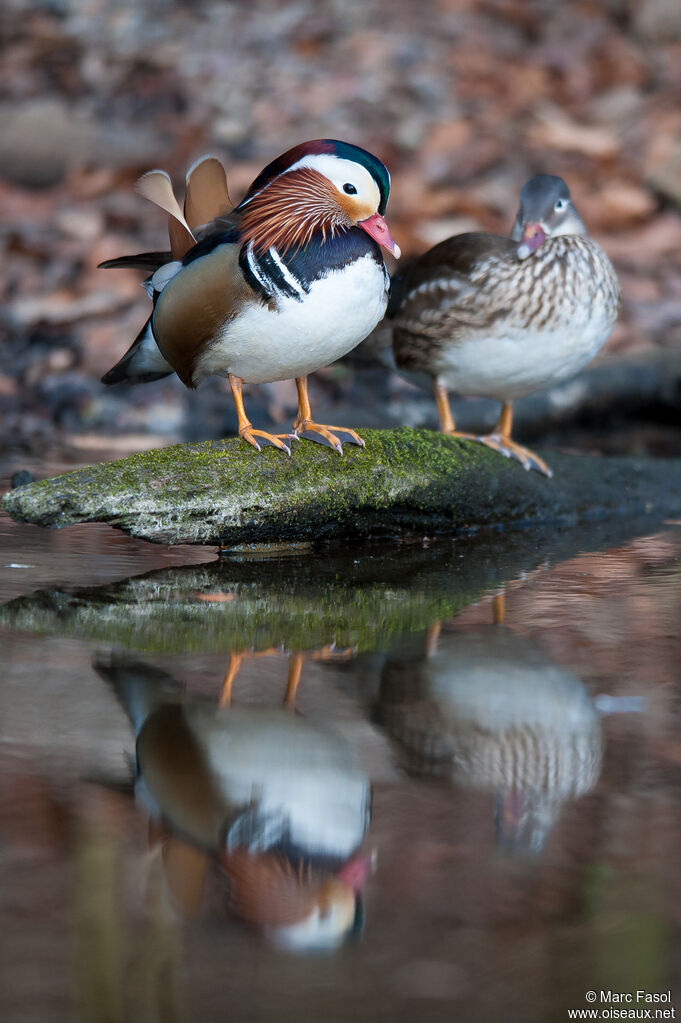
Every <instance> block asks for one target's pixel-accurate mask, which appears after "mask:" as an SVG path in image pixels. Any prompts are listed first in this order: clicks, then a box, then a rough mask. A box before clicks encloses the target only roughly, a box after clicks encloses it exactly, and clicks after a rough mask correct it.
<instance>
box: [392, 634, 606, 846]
mask: <svg viewBox="0 0 681 1023" xmlns="http://www.w3.org/2000/svg"><path fill="white" fill-rule="evenodd" d="M428 646H429V648H430V652H426V653H425V654H423V653H421V655H420V656H419V657H418V659H406V658H405V659H400V660H397V659H394V660H393V659H390V660H388V661H387V663H386V665H385V666H384V669H383V674H382V679H381V694H380V713H381V717H382V719H383V721H384V722H385V724H386V726H387V728H388V729H389V731H390V733H391V734H392V735H393V736H394V737H395V738H396V739H398V740H399V742H400V743H401V744H402V745H403V746H404V747H405V749H406V750H407V751H408V753H409V755H410V764H411V769H412V770H414V771H415V772H417V773H425V774H436V775H439V776H445V777H449V778H451V779H452V780H453V781H454V782H456V783H457V784H460V785H466V786H472V787H475V788H482V789H488V790H491V791H493V792H495V793H496V798H497V803H496V827H497V835H498V840H499V844H500V845H501V846H503V847H505V848H507V849H509V850H513V851H520V852H538V851H539V850H540V849H541V848H542V846H543V845H544V842H545V840H546V837H547V835H548V833H549V831H550V830H551V828H552V827H553V825H554V824H555V822H556V820H557V818H558V815H559V813H560V808H561V805H562V803H563V802H564V801H565V800H567V799H574V798H576V797H577V796H579V795H583V794H584V793H586V792H588V791H589V789H591V788H592V787H593V786H594V785H595V783H596V781H597V780H598V776H599V774H600V767H601V756H602V732H601V723H600V716H599V714H598V712H597V710H596V708H595V707H594V704H593V703H592V701H591V700H590V699H589V695H588V693H587V691H586V689H585V688H584V686H583V685H582V683H581V682H580V680H579V679H578V678H577V676H576V675H573V674H572V672H570V671H567V670H566V669H565V668H561V667H559V666H558V665H556V664H554V663H552V662H551V661H549V660H548V659H547V658H546V657H545V656H544V654H542V653H541V652H540V651H539V650H538V649H537V648H536V647H534V646H532V644H531V643H529V642H528V641H527V640H526V639H523V638H522V637H521V636H517V635H515V634H514V633H513V632H511V630H510V629H507V628H506V627H504V626H501V625H494V626H488V627H482V628H479V629H474V630H470V631H466V632H458V631H457V632H445V633H441V634H440V635H439V638H438V639H437V643H434V642H432V639H431V642H430V643H429V644H428Z"/></svg>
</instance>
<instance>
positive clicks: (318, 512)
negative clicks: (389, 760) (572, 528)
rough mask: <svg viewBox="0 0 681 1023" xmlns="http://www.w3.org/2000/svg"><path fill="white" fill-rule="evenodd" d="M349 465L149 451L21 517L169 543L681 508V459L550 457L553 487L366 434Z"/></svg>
mask: <svg viewBox="0 0 681 1023" xmlns="http://www.w3.org/2000/svg"><path fill="white" fill-rule="evenodd" d="M363 436H364V439H365V441H366V447H365V448H357V447H353V446H352V445H346V447H345V449H344V453H343V456H342V457H340V456H339V455H338V454H337V453H336V452H335V451H333V450H331V449H329V448H325V447H322V446H321V445H318V444H312V443H309V442H306V441H302V442H300V443H297V444H295V445H294V449H293V454H292V456H291V458H288V457H287V456H286V455H284V454H282V453H281V452H280V451H277V450H275V449H274V448H266V449H264V450H263V451H262V452H260V453H258V452H257V451H255V450H254V449H253V448H250V447H249V446H247V445H246V444H244V443H243V442H242V441H240V440H238V439H236V438H232V439H230V440H226V441H208V442H205V443H202V444H183V445H177V446H174V447H170V448H163V449H158V450H153V451H144V452H141V453H140V454H137V455H131V456H130V457H128V458H123V459H120V460H118V461H115V462H108V463H100V464H99V465H93V466H88V467H87V468H84V469H78V470H76V471H75V472H71V473H67V474H65V475H63V476H58V477H56V478H54V479H48V480H42V481H39V482H36V483H31V484H29V485H28V486H25V487H21V488H19V489H17V490H15V491H12V492H11V493H9V494H7V495H5V497H4V498H3V504H4V507H5V508H6V509H7V511H8V512H9V513H10V515H12V516H13V517H15V518H17V519H20V520H22V521H25V522H31V523H35V524H38V525H43V526H51V527H61V526H67V525H73V524H75V523H79V522H95V521H97V522H108V523H110V524H111V525H113V526H117V527H119V528H121V529H123V530H125V531H126V532H128V533H131V534H132V535H134V536H138V537H141V538H143V539H147V540H152V541H156V542H159V543H198V544H221V545H235V544H243V543H261V542H277V541H300V540H309V539H319V538H330V537H334V536H343V535H355V536H368V535H372V534H380V533H392V534H396V533H406V532H424V531H434V530H438V531H448V532H453V531H458V530H461V529H465V528H467V527H470V526H481V525H490V524H497V523H508V522H518V521H521V522H530V521H533V522H538V521H548V520H554V519H562V520H571V521H577V520H579V519H583V518H588V517H594V516H603V515H611V514H617V513H621V512H627V513H635V512H637V511H640V510H643V509H645V508H646V507H649V508H651V509H655V510H659V509H663V510H665V511H667V512H671V511H677V510H679V509H681V486H680V485H679V484H681V462H678V461H672V460H665V461H662V460H660V461H659V462H656V461H650V460H643V459H624V458H612V459H602V458H586V457H574V456H567V455H555V454H554V455H553V456H551V459H550V461H551V464H552V466H553V469H554V472H555V475H554V478H553V479H551V480H549V479H546V478H544V477H542V476H539V475H538V474H537V473H534V472H532V473H528V472H525V470H524V469H523V468H522V467H521V466H520V465H519V464H518V463H516V462H511V461H509V460H507V459H504V458H502V457H500V456H499V455H498V454H496V453H495V452H493V451H491V450H489V449H487V448H485V447H483V446H482V445H479V444H475V443H472V442H469V441H461V440H458V439H455V438H452V437H445V436H443V435H441V434H436V433H432V432H430V431H427V430H410V429H407V428H402V429H399V430H366V431H363Z"/></svg>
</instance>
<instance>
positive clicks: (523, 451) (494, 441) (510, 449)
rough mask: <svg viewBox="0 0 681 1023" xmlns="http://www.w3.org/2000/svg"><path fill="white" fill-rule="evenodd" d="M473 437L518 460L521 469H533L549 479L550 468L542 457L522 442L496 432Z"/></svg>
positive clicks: (551, 474) (550, 475)
mask: <svg viewBox="0 0 681 1023" xmlns="http://www.w3.org/2000/svg"><path fill="white" fill-rule="evenodd" d="M474 439H475V440H477V441H479V443H480V444H484V445H485V446H486V447H488V448H492V450H493V451H498V452H499V454H500V455H503V456H504V457H505V458H513V459H515V461H516V462H520V464H521V465H522V467H523V469H526V470H527V471H528V472H529V470H530V469H534V470H535V472H539V473H541V474H542V475H543V476H548V477H549V479H550V478H551V477H552V476H553V472H552V470H551V469H550V468H549V466H548V465H547V464H546V462H545V461H544V459H543V458H540V457H539V455H537V454H535V452H534V451H531V450H530V449H529V448H524V447H523V446H522V444H516V442H515V441H514V440H511V438H510V437H503V436H502V435H501V434H498V433H489V434H484V435H483V436H480V437H475V438H474Z"/></svg>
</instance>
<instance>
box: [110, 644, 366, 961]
mask: <svg viewBox="0 0 681 1023" xmlns="http://www.w3.org/2000/svg"><path fill="white" fill-rule="evenodd" d="M96 668H97V670H98V672H99V673H100V675H102V677H103V678H105V679H106V680H107V681H108V682H109V683H110V684H111V685H112V686H113V688H114V689H115V691H116V693H117V695H118V697H119V698H120V700H121V702H122V703H123V706H124V707H125V709H126V711H127V713H128V716H129V717H130V720H131V722H132V725H133V728H134V730H135V735H136V740H137V741H136V753H137V756H136V778H135V794H136V797H137V799H138V801H139V802H140V803H142V805H144V806H145V808H146V809H147V810H148V811H149V813H150V814H151V817H152V819H154V820H156V821H163V822H164V824H165V826H166V827H167V829H168V830H169V831H170V834H171V835H172V836H174V839H173V841H177V840H181V841H183V842H184V843H188V844H189V845H191V846H193V847H194V848H195V849H199V850H202V851H203V852H205V853H216V854H217V856H218V859H219V861H220V863H221V865H222V867H223V868H224V870H225V873H226V874H227V877H228V878H229V884H230V902H231V907H232V909H233V911H234V912H235V913H236V914H237V915H238V916H239V917H240V918H241V919H243V920H245V921H247V922H248V923H250V924H252V925H254V926H256V927H258V928H260V929H261V930H262V931H263V932H264V933H265V935H266V936H267V937H269V938H270V939H271V940H273V941H275V942H276V943H278V944H281V945H284V946H286V947H289V948H295V949H301V950H303V949H310V948H317V947H325V948H332V947H335V946H337V945H338V944H340V943H341V942H342V940H343V939H344V938H345V937H346V936H347V935H348V934H349V933H350V932H351V931H352V930H353V929H354V927H355V926H356V925H357V921H358V919H359V912H360V902H359V894H358V893H359V889H360V887H361V885H362V883H363V881H364V879H365V876H366V872H367V858H366V857H364V856H361V855H357V851H358V848H359V846H360V844H361V842H362V840H363V838H364V835H365V833H366V829H367V826H368V823H369V810H370V787H369V781H368V778H367V777H366V775H364V774H363V773H362V772H361V771H359V770H358V769H357V768H356V767H355V765H354V762H353V758H352V756H351V753H350V750H349V749H348V747H347V746H346V744H345V742H344V741H343V740H342V739H341V738H340V737H339V736H338V735H337V734H336V733H335V732H332V731H330V730H328V729H326V728H323V727H319V726H316V725H313V724H311V723H309V722H306V721H304V720H302V719H301V718H300V717H298V716H296V715H294V714H292V713H290V711H289V710H284V709H278V708H263V707H253V708H244V707H241V708H238V707H237V708H232V709H229V710H224V709H217V708H215V707H214V706H213V705H212V704H210V703H208V702H206V701H202V700H200V699H196V698H193V699H192V698H190V697H187V698H184V699H181V694H180V692H179V690H178V687H177V685H176V683H175V682H174V680H173V679H172V678H171V676H169V675H167V674H166V673H165V672H162V671H160V670H158V669H156V668H154V667H152V666H151V665H148V664H145V663H143V662H136V661H132V660H130V659H128V658H125V657H123V656H120V657H118V658H114V659H112V660H111V661H106V660H100V661H99V662H97V664H96ZM180 859H181V858H179V857H176V858H175V862H179V861H180ZM169 861H171V862H172V860H171V859H170V858H169ZM184 862H186V859H185V861H184ZM169 880H170V883H171V886H172V879H169ZM176 881H177V879H176ZM177 886H178V887H182V882H181V880H180V881H177Z"/></svg>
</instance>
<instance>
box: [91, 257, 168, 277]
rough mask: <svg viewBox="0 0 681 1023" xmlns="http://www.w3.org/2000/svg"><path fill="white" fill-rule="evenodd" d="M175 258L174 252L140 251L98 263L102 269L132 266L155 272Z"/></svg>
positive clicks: (118, 268)
mask: <svg viewBox="0 0 681 1023" xmlns="http://www.w3.org/2000/svg"><path fill="white" fill-rule="evenodd" d="M172 258H173V254H172V252H138V253H136V254H134V255H133V254H131V255H129V256H118V257H117V258H116V259H105V260H104V262H103V263H98V264H97V268H98V269H100V270H120V269H128V268H131V269H133V270H146V271H149V270H151V272H152V273H153V272H154V271H155V270H158V268H159V267H160V266H164V265H165V264H166V263H170V262H171V260H172Z"/></svg>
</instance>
